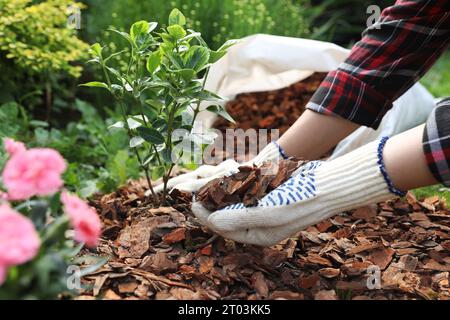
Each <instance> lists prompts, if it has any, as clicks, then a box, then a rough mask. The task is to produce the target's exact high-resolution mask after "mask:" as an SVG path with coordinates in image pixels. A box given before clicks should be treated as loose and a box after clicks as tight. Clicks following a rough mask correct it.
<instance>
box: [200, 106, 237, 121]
mask: <svg viewBox="0 0 450 320" xmlns="http://www.w3.org/2000/svg"><path fill="white" fill-rule="evenodd" d="M206 110H208V111H210V112H213V113H215V114H217V115H219V116H221V117H222V118H224V119H226V120H228V121H230V122H232V123H236V121H234V119H233V118H232V117H231V116H230V114H229V113H228V112H227V111H226V110H225V109H224V108H223V107H222V106H209V107H207V108H206Z"/></svg>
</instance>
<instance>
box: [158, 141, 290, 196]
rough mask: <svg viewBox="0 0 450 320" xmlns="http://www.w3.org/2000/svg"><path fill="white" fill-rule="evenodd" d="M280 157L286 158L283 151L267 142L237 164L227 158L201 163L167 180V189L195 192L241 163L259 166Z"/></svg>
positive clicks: (234, 169) (236, 169) (230, 171)
mask: <svg viewBox="0 0 450 320" xmlns="http://www.w3.org/2000/svg"><path fill="white" fill-rule="evenodd" d="M281 157H283V158H286V156H285V154H284V151H283V150H282V149H281V147H280V146H279V145H278V143H276V142H271V143H269V144H268V145H267V146H266V147H265V148H264V149H263V150H262V151H261V152H260V153H259V154H258V155H257V156H256V157H255V158H253V159H252V160H250V161H248V162H246V163H243V164H239V163H237V162H236V161H234V160H232V159H229V160H226V161H224V162H222V163H221V164H219V165H217V166H210V165H203V166H201V167H199V168H198V169H196V170H194V171H192V172H189V173H186V174H182V175H180V176H178V177H174V178H172V179H170V180H169V181H168V182H167V188H168V190H171V189H178V190H182V191H189V192H196V191H198V190H199V189H200V188H201V187H203V186H204V185H205V184H207V183H208V182H209V181H211V180H213V179H216V178H222V177H225V176H229V175H231V174H233V173H236V172H238V171H239V169H238V168H239V167H240V166H243V165H253V164H254V165H256V166H260V165H261V164H263V163H264V162H265V161H274V162H277V161H278V160H279V159H281ZM163 187H164V186H163V184H160V185H158V186H156V187H155V188H154V190H155V192H157V193H158V192H162V191H163Z"/></svg>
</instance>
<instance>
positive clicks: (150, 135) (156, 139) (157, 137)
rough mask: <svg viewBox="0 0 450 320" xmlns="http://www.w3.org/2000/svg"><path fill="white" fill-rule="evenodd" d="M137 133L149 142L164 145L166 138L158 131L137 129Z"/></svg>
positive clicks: (143, 128) (144, 128) (145, 128)
mask: <svg viewBox="0 0 450 320" xmlns="http://www.w3.org/2000/svg"><path fill="white" fill-rule="evenodd" d="M137 131H138V132H139V134H140V135H141V137H142V138H143V139H144V140H145V141H147V142H150V143H154V144H162V143H164V137H163V135H162V134H161V133H160V132H159V131H158V130H155V129H153V128H147V127H139V128H137Z"/></svg>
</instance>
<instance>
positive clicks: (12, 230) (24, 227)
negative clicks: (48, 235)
mask: <svg viewBox="0 0 450 320" xmlns="http://www.w3.org/2000/svg"><path fill="white" fill-rule="evenodd" d="M39 246H40V239H39V235H38V233H37V231H36V229H35V228H34V225H33V223H32V222H31V220H30V219H28V218H26V217H24V216H23V215H21V214H20V213H18V212H16V211H14V210H13V209H11V207H10V206H9V205H6V204H3V205H0V283H1V282H2V280H4V278H5V277H6V269H7V268H8V267H10V266H15V265H19V264H23V263H25V262H27V261H29V260H31V259H33V258H34V257H35V256H36V254H37V253H38V251H39Z"/></svg>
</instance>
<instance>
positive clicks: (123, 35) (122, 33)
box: [108, 28, 135, 46]
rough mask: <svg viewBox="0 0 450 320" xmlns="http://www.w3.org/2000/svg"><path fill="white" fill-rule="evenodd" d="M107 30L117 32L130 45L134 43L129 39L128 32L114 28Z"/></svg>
mask: <svg viewBox="0 0 450 320" xmlns="http://www.w3.org/2000/svg"><path fill="white" fill-rule="evenodd" d="M108 30H109V31H112V32H115V33H117V34H118V35H120V36H121V37H122V38H124V39H126V40H127V41H128V42H129V43H130V44H131V45H132V46H133V45H135V42H133V40H132V39H131V37H130V35H129V34H128V33H126V32H122V31H119V30H116V29H114V28H109V29H108Z"/></svg>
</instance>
